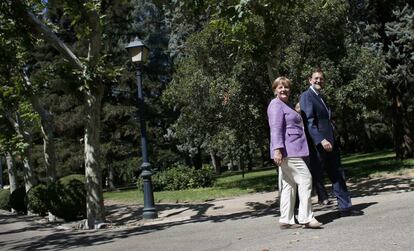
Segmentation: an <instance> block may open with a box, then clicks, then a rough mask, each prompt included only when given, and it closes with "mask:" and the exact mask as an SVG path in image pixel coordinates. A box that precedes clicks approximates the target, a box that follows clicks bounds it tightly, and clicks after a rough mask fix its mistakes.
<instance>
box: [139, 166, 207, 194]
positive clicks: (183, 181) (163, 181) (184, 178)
mask: <svg viewBox="0 0 414 251" xmlns="http://www.w3.org/2000/svg"><path fill="white" fill-rule="evenodd" d="M151 178H152V187H153V190H154V191H165V190H167V191H168V190H170V191H173V190H183V189H190V188H199V187H208V186H211V185H212V184H213V182H214V179H215V177H214V170H213V169H212V168H211V167H210V166H204V167H203V168H202V169H200V170H196V169H194V168H189V167H186V166H182V165H179V166H175V167H172V168H169V169H167V170H165V171H162V172H158V173H156V174H155V175H153V176H152V177H151ZM143 183H144V182H143V179H142V178H139V179H138V181H137V186H138V189H139V190H141V191H142V190H143Z"/></svg>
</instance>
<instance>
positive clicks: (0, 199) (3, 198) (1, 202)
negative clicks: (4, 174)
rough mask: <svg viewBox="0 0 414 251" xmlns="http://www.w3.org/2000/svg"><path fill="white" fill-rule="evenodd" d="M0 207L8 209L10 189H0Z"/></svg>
mask: <svg viewBox="0 0 414 251" xmlns="http://www.w3.org/2000/svg"><path fill="white" fill-rule="evenodd" d="M0 209H3V210H10V190H9V189H0Z"/></svg>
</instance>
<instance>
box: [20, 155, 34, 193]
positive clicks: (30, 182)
mask: <svg viewBox="0 0 414 251" xmlns="http://www.w3.org/2000/svg"><path fill="white" fill-rule="evenodd" d="M30 154H31V150H30V149H27V150H26V151H25V156H24V158H23V178H24V187H25V189H26V193H27V192H28V191H29V190H30V189H31V188H32V187H34V186H35V185H36V179H35V177H34V173H33V165H32V163H31V161H30Z"/></svg>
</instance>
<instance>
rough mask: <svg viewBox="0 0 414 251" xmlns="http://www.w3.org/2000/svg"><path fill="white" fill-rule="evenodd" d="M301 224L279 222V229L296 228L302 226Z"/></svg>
mask: <svg viewBox="0 0 414 251" xmlns="http://www.w3.org/2000/svg"><path fill="white" fill-rule="evenodd" d="M302 227H303V226H302V225H299V224H287V223H281V224H280V229H282V230H285V229H297V228H302Z"/></svg>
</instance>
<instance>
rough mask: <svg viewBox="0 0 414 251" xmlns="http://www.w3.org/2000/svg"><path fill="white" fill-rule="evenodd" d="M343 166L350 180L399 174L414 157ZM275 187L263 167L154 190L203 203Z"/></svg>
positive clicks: (382, 156) (115, 195)
mask: <svg viewBox="0 0 414 251" xmlns="http://www.w3.org/2000/svg"><path fill="white" fill-rule="evenodd" d="M342 166H343V168H344V170H345V172H346V176H347V177H348V178H349V179H351V180H352V179H359V178H362V177H372V176H381V175H385V174H390V173H391V174H399V173H404V172H406V171H407V170H408V171H410V170H412V169H413V167H414V159H407V160H403V161H401V160H397V159H395V153H394V152H392V151H379V152H373V153H363V154H351V155H344V156H343V157H342ZM276 189H277V172H276V168H266V169H261V170H256V171H253V172H250V173H245V175H244V177H243V175H242V174H241V173H240V172H227V173H224V174H223V175H222V176H220V177H218V178H217V180H216V182H215V184H214V186H213V187H209V188H199V189H188V190H181V191H162V192H154V200H155V202H156V203H185V202H202V201H209V200H214V199H219V198H229V197H235V196H240V195H243V194H248V193H255V192H269V191H276ZM104 198H105V200H112V201H118V202H122V203H134V204H142V203H143V193H142V192H141V191H138V189H130V190H123V191H119V192H106V193H104Z"/></svg>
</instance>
